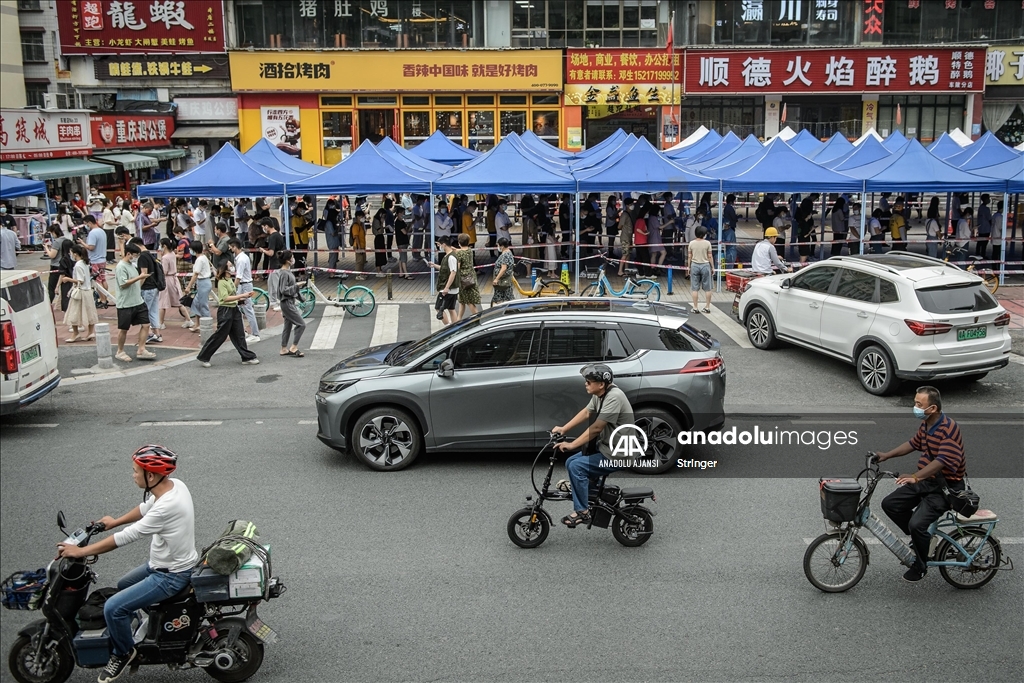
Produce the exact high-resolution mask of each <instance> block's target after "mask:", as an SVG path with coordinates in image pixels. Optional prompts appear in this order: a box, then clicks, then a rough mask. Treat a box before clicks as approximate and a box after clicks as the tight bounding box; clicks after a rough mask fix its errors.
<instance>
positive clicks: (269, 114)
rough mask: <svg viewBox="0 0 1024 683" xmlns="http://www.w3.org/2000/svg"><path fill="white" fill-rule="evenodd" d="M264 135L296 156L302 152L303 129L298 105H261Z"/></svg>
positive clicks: (278, 146) (283, 149) (283, 150)
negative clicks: (300, 123) (300, 126)
mask: <svg viewBox="0 0 1024 683" xmlns="http://www.w3.org/2000/svg"><path fill="white" fill-rule="evenodd" d="M260 122H261V124H262V126H263V128H262V130H263V137H265V138H266V139H267V140H268V141H269V142H270V143H271V144H273V145H276V146H277V148H278V149H279V150H281V151H282V152H285V153H286V154H291V155H292V156H294V157H297V156H300V155H301V154H302V130H301V129H300V128H299V108H298V107H292V106H287V107H282V106H277V107H260Z"/></svg>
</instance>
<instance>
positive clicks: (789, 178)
mask: <svg viewBox="0 0 1024 683" xmlns="http://www.w3.org/2000/svg"><path fill="white" fill-rule="evenodd" d="M783 169H784V172H782V171H783ZM702 173H704V175H708V176H712V177H715V178H719V179H721V181H722V191H723V192H738V191H742V190H756V191H760V192H787V193H789V192H807V191H814V192H859V191H860V189H861V182H860V181H859V180H856V179H854V178H851V177H850V176H847V175H843V174H842V173H836V172H835V171H830V170H829V169H827V168H824V167H822V166H819V165H818V164H816V163H814V162H813V161H811V160H809V159H807V158H806V157H804V156H803V155H802V154H800V153H799V152H797V151H796V150H795V149H793V148H792V147H790V146H789V145H788V144H787V143H786V141H785V140H783V139H782V138H778V137H777V138H775V139H773V140H772V141H771V142H769V143H768V144H767V145H765V146H764V148H763V149H762V150H761V151H760V152H759V153H757V154H754V155H753V156H750V157H747V158H746V159H741V160H740V161H737V162H735V163H732V164H728V165H725V166H714V167H711V168H707V169H705V170H704V171H702Z"/></svg>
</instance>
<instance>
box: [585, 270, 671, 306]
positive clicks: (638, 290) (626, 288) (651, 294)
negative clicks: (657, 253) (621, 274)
mask: <svg viewBox="0 0 1024 683" xmlns="http://www.w3.org/2000/svg"><path fill="white" fill-rule="evenodd" d="M583 296H614V297H619V298H622V299H647V300H650V301H660V300H661V285H659V284H658V283H657V282H655V281H654V280H646V279H643V280H634V279H633V277H632V276H627V277H626V281H625V282H624V283H623V284H622V289H615V288H614V287H612V283H611V282H609V281H608V276H607V275H605V274H604V266H603V265H602V266H601V267H600V268H598V271H597V282H593V283H591V284H590V285H588V286H587V287H586V288H585V289H584V290H583Z"/></svg>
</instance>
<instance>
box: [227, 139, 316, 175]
mask: <svg viewBox="0 0 1024 683" xmlns="http://www.w3.org/2000/svg"><path fill="white" fill-rule="evenodd" d="M244 156H245V158H246V159H248V160H249V161H252V162H255V163H257V164H259V165H260V166H266V167H268V168H270V169H281V170H284V171H288V172H289V173H294V174H296V175H298V176H300V177H302V178H308V177H309V176H311V175H316V174H317V173H320V172H321V171H323V170H324V167H323V166H317V165H316V164H311V163H309V162H308V161H303V160H302V159H298V158H296V157H293V156H292V155H290V154H285V153H284V152H282V151H281V150H280V149H278V148H277V146H276V145H274V144H273V143H271V142H270V141H269V140H267V139H266V138H260V141H259V142H257V143H256V144H255V145H253V146H252V147H250V148H249V150H248V151H247V152H246V153H245V154H244Z"/></svg>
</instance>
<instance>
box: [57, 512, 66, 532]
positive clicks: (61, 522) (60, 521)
mask: <svg viewBox="0 0 1024 683" xmlns="http://www.w3.org/2000/svg"><path fill="white" fill-rule="evenodd" d="M67 525H68V521H67V520H66V519H64V511H63V510H60V511H59V512H57V528H58V529H60V530H61V531H65V527H66V526H67Z"/></svg>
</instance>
